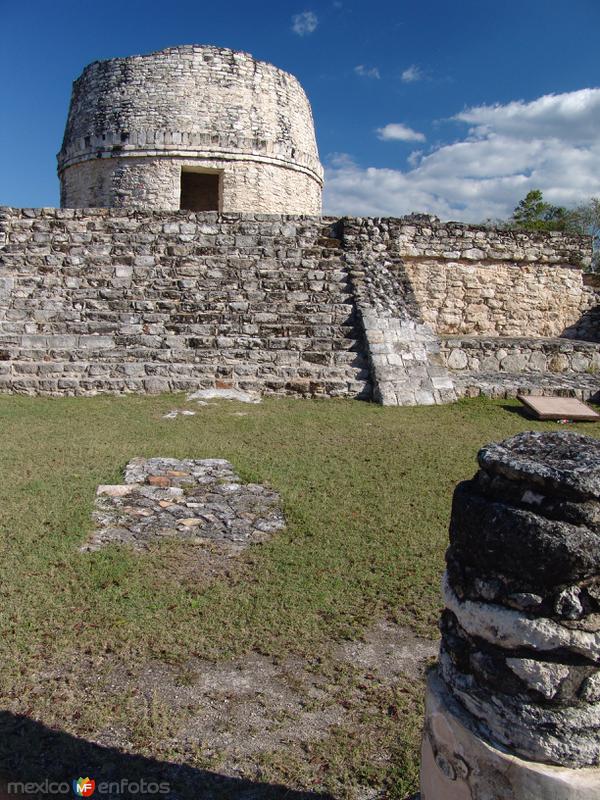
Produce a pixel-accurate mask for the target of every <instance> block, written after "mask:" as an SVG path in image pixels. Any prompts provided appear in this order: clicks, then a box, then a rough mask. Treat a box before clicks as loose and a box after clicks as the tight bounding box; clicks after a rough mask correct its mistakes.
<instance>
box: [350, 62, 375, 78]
mask: <svg viewBox="0 0 600 800" xmlns="http://www.w3.org/2000/svg"><path fill="white" fill-rule="evenodd" d="M354 72H355V73H356V74H357V75H360V76H361V78H376V79H377V80H379V79H380V78H381V75H380V74H379V70H378V69H377V67H365V65H364V64H359V65H358V66H357V67H354Z"/></svg>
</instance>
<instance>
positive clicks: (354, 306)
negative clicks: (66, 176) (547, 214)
mask: <svg viewBox="0 0 600 800" xmlns="http://www.w3.org/2000/svg"><path fill="white" fill-rule="evenodd" d="M475 241H476V242H478V248H476V249H477V250H478V252H473V251H474V250H475V248H474V247H473V246H472V245H473V242H475ZM449 247H451V248H452V249H448V248H449ZM587 247H588V243H587V242H586V241H585V240H583V239H580V238H578V237H565V236H537V235H534V236H529V235H528V234H514V233H507V232H497V231H494V230H488V229H483V228H476V227H472V226H467V225H459V224H455V223H448V224H442V223H439V222H438V221H436V220H434V219H431V218H429V217H414V216H413V217H407V218H403V219H400V220H394V219H391V220H389V219H388V220H386V219H359V218H357V219H352V218H351V219H343V220H334V219H327V218H321V217H293V216H278V215H262V214H240V213H238V214H217V213H202V214H200V213H190V212H157V211H139V210H135V209H127V210H125V209H75V210H73V209H62V210H61V209H10V208H4V209H0V389H1V390H3V391H11V392H23V393H30V394H35V393H39V392H42V393H48V394H55V395H62V394H90V393H95V392H127V391H141V392H144V391H145V392H152V391H167V390H171V391H177V390H188V389H199V388H210V387H213V386H220V387H229V386H235V387H238V388H241V389H245V390H249V391H252V390H254V391H259V392H261V393H266V394H293V395H303V396H306V395H309V396H322V397H331V396H333V397H362V398H368V397H371V396H374V398H375V399H376V400H377V401H379V402H383V403H385V404H401V405H407V404H423V403H440V402H446V401H449V400H452V399H454V398H455V397H456V396H457V395H461V394H465V393H466V394H475V393H478V392H479V391H483V392H485V393H500V394H502V393H504V394H514V393H515V392H516V391H519V390H521V389H522V387H521V385H520V381H521V380H522V378H523V376H524V375H525V376H527V381H528V382H529V383H528V385H529V386H530V389H531V388H532V389H537V388H539V387H540V386H541V388H542V390H544V391H557V390H559V391H564V392H566V393H579V395H580V396H585V397H593V396H594V395H595V394H596V392H597V391H598V390H599V389H600V385H599V384H600V380H599V378H598V373H597V365H598V352H597V351H598V345H597V344H594V343H589V342H588V343H585V342H579V341H577V340H576V339H568V340H567V339H556V338H553V337H556V336H557V335H558V334H560V333H564V334H565V335H568V336H570V337H574V336H575V337H576V336H577V335H578V334H579V331H581V335H582V336H585V338H586V339H588V340H590V339H594V338H597V330H598V329H597V325H596V324H595V319H596V317H595V316H594V311H593V309H594V308H595V307H596V306H597V305H598V302H597V295H596V293H595V292H596V290H595V289H594V287H593V286H590V285H586V283H585V282H584V280H583V276H582V273H581V270H580V268H579V265H580V264H581V263H583V262H584V261H585V259H586V258H587V250H586V248H587ZM481 252H483V253H484V254H485V259H482V257H481V255H480V253H481ZM457 254H458V255H457ZM516 256H519V258H527V259H529V260H526V261H518V260H517V259H516ZM493 259H496V261H493ZM535 259H537V260H535ZM432 260H435V263H436V269H437V270H438V271H439V272H440V274H441V273H442V272H443V270H444V269H445V270H446V273H447V275H446V278H445V280H446V286H447V287H450V286H452V287H454V288H453V289H452V291H453V292H455V295H456V297H459V296H466V295H468V296H469V297H470V298H471V302H470V303H469V304H464V301H461V300H457V301H456V307H457V308H460V314H461V315H462V316H461V319H463V320H464V325H465V327H468V326H469V325H471V323H472V322H473V321H474V319H475V317H477V318H479V316H480V314H481V313H483V312H482V311H481V309H482V308H483V309H484V310H485V309H487V312H486V313H488V312H489V314H490V315H492V314H496V311H497V309H496V306H495V302H497V297H496V296H493V297H492V296H490V295H489V292H487V291H486V287H485V286H484V285H483V284H482V283H481V282H472V281H471V280H470V279H469V280H467V279H466V278H464V275H465V274H466V273H467V272H468V270H466V266H469V267H470V265H475V266H474V269H479V268H480V267H479V266H478V265H479V264H480V262H483V261H485V264H484V265H483V266H481V269H482V270H483V269H484V268H485V270H487V272H488V273H489V274H490V275H494V274H495V272H494V265H495V266H496V267H498V269H500V270H501V268H505V269H506V270H507V274H509V275H510V276H511V279H512V287H513V293H512V295H511V286H510V284H509V283H506V284H505V285H504V289H503V292H504V294H503V298H504V299H503V306H502V314H504V315H506V316H507V317H510V315H511V314H512V315H513V316H514V315H516V316H517V318H519V319H520V320H521V321H520V323H519V324H520V325H521V326H522V327H521V328H520V329H519V331H518V334H515V335H513V336H512V337H510V338H506V337H502V336H499V335H498V334H500V333H502V331H501V330H500V329H499V326H497V327H496V329H495V330H494V331H493V332H488V333H487V334H486V336H485V337H483V338H482V337H481V336H476V337H472V336H471V337H468V336H466V337H465V336H462V337H459V338H458V342H460V345H459V344H458V343H457V341H456V337H455V340H454V341H452V338H448V337H446V338H444V337H443V336H442V337H441V336H440V334H444V333H447V331H446V330H444V329H443V328H442V327H441V324H438V325H436V324H434V323H433V322H428V321H427V316H428V314H429V304H430V303H431V304H433V305H435V303H436V300H435V298H436V296H437V288H436V287H437V284H436V283H430V284H428V283H427V281H426V280H425V279H423V275H426V274H428V273H429V271H430V269H431V263H432ZM457 264H458V265H459V266H460V265H461V264H462V265H463V266H464V267H465V268H464V269H462V268H461V269H459V270H458V271H457ZM465 265H466V266H465ZM465 270H466V272H465ZM536 270H537V273H538V274H539V278H540V281H539V285H538V284H536V282H535V280H534V277H535V275H536ZM524 276H527V278H526V279H525V277H524ZM540 287H541V288H540ZM445 291H450V290H449V289H446V290H445ZM428 293H429V294H428ZM461 302H463V305H462V306H461V305H460V303H461ZM549 306H552V314H550V312H549V311H548V308H549ZM473 307H477V309H479V311H474V310H473ZM457 313H458V312H457ZM471 315H474V317H472V316H471ZM498 319H500V317H498ZM549 326H550V328H549ZM549 330H551V333H552V336H551V337H550V338H548V337H547V334H548V331H549ZM541 336H546V338H545V339H543V340H542V339H540V337H541ZM511 354H512V356H514V357H512V358H511ZM542 362H543V363H542ZM515 365H516V366H515ZM552 365H554V366H552ZM516 369H518V371H517V372H515V370H516ZM544 370H546V371H545V372H544ZM553 370H555V371H553Z"/></svg>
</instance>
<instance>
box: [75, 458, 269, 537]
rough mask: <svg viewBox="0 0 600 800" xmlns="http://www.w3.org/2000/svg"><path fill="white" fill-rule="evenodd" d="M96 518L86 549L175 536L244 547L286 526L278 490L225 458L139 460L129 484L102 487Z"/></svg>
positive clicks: (127, 475)
mask: <svg viewBox="0 0 600 800" xmlns="http://www.w3.org/2000/svg"><path fill="white" fill-rule="evenodd" d="M93 520H94V522H95V524H96V529H95V530H94V532H93V534H92V536H91V537H90V540H89V541H88V542H87V543H86V544H85V545H84V547H83V548H82V549H83V550H86V551H90V550H98V549H99V548H100V547H103V546H104V545H107V544H110V543H116V544H128V545H130V546H132V547H134V548H136V549H145V548H147V547H148V545H149V544H150V543H151V542H156V541H159V540H161V539H165V538H170V539H181V540H183V541H187V542H190V543H191V544H197V545H211V544H212V545H221V546H225V547H226V548H228V549H229V550H232V551H234V552H237V551H240V550H242V549H243V548H245V547H247V546H248V545H249V544H252V543H254V542H261V541H265V540H266V539H268V538H269V537H270V536H271V535H272V534H273V533H275V532H276V531H279V530H282V528H284V527H285V519H284V516H283V511H282V509H281V501H280V498H279V495H278V494H277V493H276V492H274V491H272V490H271V489H268V488H267V487H265V486H261V485H260V484H255V483H242V481H241V479H240V477H239V476H238V475H237V474H236V473H235V471H234V469H233V467H232V465H231V464H230V463H229V461H225V460H224V459H218V458H207V459H202V460H193V459H185V460H178V459H174V458H149V459H144V458H134V459H133V460H132V461H130V462H129V463H128V464H127V467H126V469H125V482H124V483H123V484H116V485H101V486H99V487H98V489H97V492H96V505H95V510H94V513H93Z"/></svg>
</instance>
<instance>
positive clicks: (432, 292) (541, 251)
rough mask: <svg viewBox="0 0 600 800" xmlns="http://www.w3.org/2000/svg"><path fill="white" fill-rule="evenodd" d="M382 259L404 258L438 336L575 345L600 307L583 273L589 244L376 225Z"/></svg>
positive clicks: (390, 222) (421, 224) (421, 221)
mask: <svg viewBox="0 0 600 800" xmlns="http://www.w3.org/2000/svg"><path fill="white" fill-rule="evenodd" d="M373 227H374V230H376V231H377V235H378V236H380V238H381V239H382V242H381V246H382V248H383V249H382V251H381V252H382V253H383V252H397V253H400V254H401V257H402V261H403V264H404V268H405V270H406V274H407V275H408V277H409V279H410V283H411V288H412V290H413V292H414V295H415V298H416V300H417V303H418V305H419V308H420V311H421V314H422V317H423V321H424V322H426V323H428V324H429V325H430V326H431V327H432V328H433V330H434V331H435V332H436V333H438V334H477V335H486V336H560V335H562V334H563V333H564V332H566V331H568V333H569V335H571V336H574V337H577V335H578V330H577V324H578V323H579V322H580V321H581V318H582V317H583V316H584V315H585V314H586V313H587V312H589V310H590V309H591V308H593V307H594V306H595V305H597V304H598V295H597V293H596V291H595V290H594V289H593V288H592V287H590V286H586V285H585V283H584V276H583V273H582V270H581V268H582V267H583V266H585V265H586V264H589V262H590V258H591V242H590V241H589V240H588V239H587V237H579V236H567V235H565V234H561V233H549V234H539V233H532V232H529V231H508V230H498V229H490V228H485V227H478V226H473V225H465V224H462V223H440V222H439V220H437V219H436V218H432V217H427V216H413V217H405V218H403V219H399V220H394V219H381V220H374V221H373Z"/></svg>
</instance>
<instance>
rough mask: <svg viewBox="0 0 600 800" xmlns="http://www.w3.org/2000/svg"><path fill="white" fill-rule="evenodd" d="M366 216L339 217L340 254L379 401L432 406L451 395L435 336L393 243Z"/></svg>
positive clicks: (448, 400)
mask: <svg viewBox="0 0 600 800" xmlns="http://www.w3.org/2000/svg"><path fill="white" fill-rule="evenodd" d="M369 222H370V221H369V220H361V219H358V220H352V221H347V220H343V221H342V223H341V228H342V234H341V235H342V236H343V242H344V257H345V260H346V263H347V264H348V268H349V272H350V277H351V280H352V283H353V288H354V295H355V298H356V305H357V309H358V313H359V314H360V318H361V321H362V325H363V328H364V331H365V338H366V342H367V350H368V354H369V363H370V367H371V375H372V380H373V398H374V399H375V400H376V401H377V402H379V403H381V404H382V405H398V406H407V405H433V404H440V403H448V402H452V401H453V400H456V392H455V388H454V385H453V383H452V379H451V377H450V375H449V373H448V370H447V368H446V366H445V365H444V364H443V362H442V360H441V358H440V355H439V341H438V338H437V336H436V335H435V333H434V332H433V330H432V329H431V327H430V326H429V325H426V324H425V323H424V322H423V318H422V315H421V312H420V309H419V307H418V304H417V301H416V298H415V296H414V292H413V290H412V286H411V283H410V280H409V277H408V274H407V272H406V269H405V267H404V262H403V260H402V258H401V256H400V254H399V253H398V252H396V251H395V248H394V243H393V242H391V241H389V240H386V241H379V240H378V238H377V234H376V233H374V229H373V228H369V227H367V228H365V227H364V226H368V225H369Z"/></svg>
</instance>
